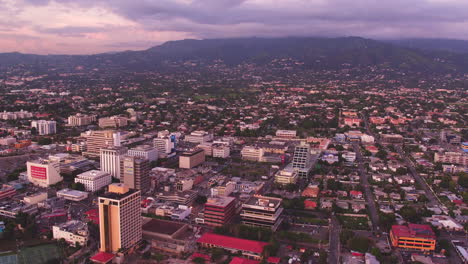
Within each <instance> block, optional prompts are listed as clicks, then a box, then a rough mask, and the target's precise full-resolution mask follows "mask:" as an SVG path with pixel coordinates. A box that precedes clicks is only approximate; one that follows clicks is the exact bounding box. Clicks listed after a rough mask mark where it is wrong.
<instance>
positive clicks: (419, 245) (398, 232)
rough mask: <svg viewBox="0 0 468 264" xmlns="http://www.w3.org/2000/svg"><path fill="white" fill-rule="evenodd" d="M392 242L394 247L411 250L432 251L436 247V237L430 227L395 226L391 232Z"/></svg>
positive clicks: (413, 225)
mask: <svg viewBox="0 0 468 264" xmlns="http://www.w3.org/2000/svg"><path fill="white" fill-rule="evenodd" d="M390 240H391V242H392V245H393V246H394V247H399V248H405V249H409V250H414V249H417V250H422V251H432V250H435V247H436V236H435V234H434V231H432V228H431V226H430V225H418V224H408V226H402V225H394V226H392V230H391V231H390Z"/></svg>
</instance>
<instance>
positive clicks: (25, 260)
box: [18, 244, 60, 264]
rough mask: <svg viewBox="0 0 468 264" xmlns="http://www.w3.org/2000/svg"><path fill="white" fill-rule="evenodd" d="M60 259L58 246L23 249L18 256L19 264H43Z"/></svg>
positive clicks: (50, 245)
mask: <svg viewBox="0 0 468 264" xmlns="http://www.w3.org/2000/svg"><path fill="white" fill-rule="evenodd" d="M56 258H60V252H59V250H58V248H57V246H55V245H53V244H49V245H42V246H36V247H27V248H22V249H21V251H20V252H19V254H18V264H31V263H35V264H42V263H46V262H47V261H49V260H52V259H56Z"/></svg>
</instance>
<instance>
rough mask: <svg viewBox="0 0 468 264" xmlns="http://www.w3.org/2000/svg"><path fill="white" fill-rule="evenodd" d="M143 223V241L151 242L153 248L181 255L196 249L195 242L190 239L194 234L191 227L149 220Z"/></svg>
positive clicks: (178, 223) (165, 221)
mask: <svg viewBox="0 0 468 264" xmlns="http://www.w3.org/2000/svg"><path fill="white" fill-rule="evenodd" d="M143 221H145V223H144V224H143V239H145V240H147V241H149V242H150V243H151V247H152V248H154V249H156V250H162V251H164V252H167V253H171V254H181V253H184V252H187V251H190V249H191V248H194V242H193V240H191V239H190V238H191V237H192V236H193V232H192V231H191V229H190V228H189V225H187V224H184V223H180V222H173V221H167V220H160V219H149V218H145V219H144V220H143Z"/></svg>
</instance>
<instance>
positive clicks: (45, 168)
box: [26, 159, 63, 187]
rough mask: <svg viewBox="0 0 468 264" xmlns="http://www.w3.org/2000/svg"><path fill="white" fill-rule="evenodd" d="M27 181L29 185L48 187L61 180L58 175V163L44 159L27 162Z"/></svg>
mask: <svg viewBox="0 0 468 264" xmlns="http://www.w3.org/2000/svg"><path fill="white" fill-rule="evenodd" d="M26 167H27V174H28V180H29V182H30V183H32V184H34V185H37V186H40V187H49V186H50V185H53V184H56V183H58V182H61V181H62V180H63V178H62V176H61V175H60V163H59V162H57V161H51V160H46V159H39V160H36V161H28V162H27V163H26Z"/></svg>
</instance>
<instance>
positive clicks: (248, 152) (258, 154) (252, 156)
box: [241, 146, 265, 161]
mask: <svg viewBox="0 0 468 264" xmlns="http://www.w3.org/2000/svg"><path fill="white" fill-rule="evenodd" d="M264 155H265V151H264V150H263V148H259V147H256V146H245V147H243V148H242V150H241V156H242V159H243V160H251V161H262V160H263V156H264Z"/></svg>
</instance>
